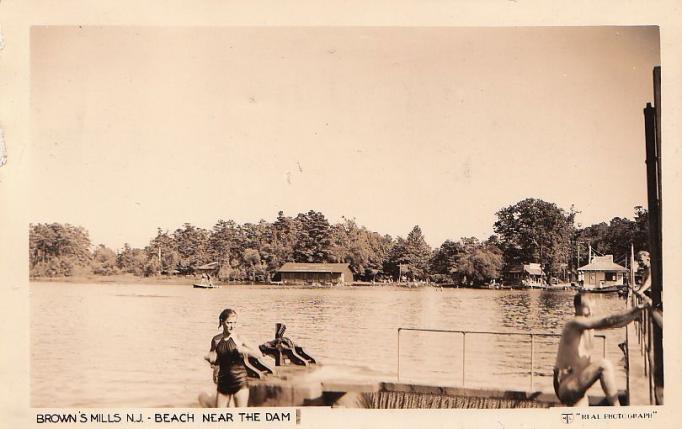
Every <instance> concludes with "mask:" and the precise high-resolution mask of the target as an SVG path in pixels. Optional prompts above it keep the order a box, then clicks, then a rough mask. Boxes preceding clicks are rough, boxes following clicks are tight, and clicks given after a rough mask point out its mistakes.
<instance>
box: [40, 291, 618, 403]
mask: <svg viewBox="0 0 682 429" xmlns="http://www.w3.org/2000/svg"><path fill="white" fill-rule="evenodd" d="M572 299H573V295H572V293H570V292H567V293H563V292H557V293H547V292H540V291H506V290H504V291H496V290H472V289H445V290H444V291H438V290H434V289H413V290H408V289H398V288H376V289H374V288H348V289H313V288H310V289H278V288H258V287H228V288H222V289H217V290H195V289H192V288H191V287H186V286H180V285H112V284H107V285H87V284H59V283H55V284H50V283H36V284H32V285H31V315H32V317H31V372H32V378H31V403H32V405H33V406H36V407H72V406H73V407H75V406H101V407H108V406H121V407H122V406H133V407H144V406H162V405H175V406H191V405H192V404H193V401H194V398H195V397H196V394H197V392H198V391H200V390H205V389H210V388H211V387H212V384H211V380H210V378H211V375H210V368H208V366H207V365H206V364H205V362H204V361H203V360H202V356H203V355H204V354H205V353H206V351H207V350H208V347H209V344H210V339H211V337H212V336H213V335H215V334H216V333H217V332H218V329H217V317H218V314H219V313H220V311H221V310H222V309H223V308H226V307H231V308H234V309H236V310H237V311H238V312H239V322H240V330H241V333H242V335H243V336H245V337H246V338H247V339H249V340H250V341H252V342H254V343H256V344H260V343H263V342H265V341H269V340H271V339H272V338H273V336H274V332H275V324H276V323H278V322H282V323H285V324H286V325H287V331H286V334H285V335H286V336H289V337H290V338H292V339H294V340H295V341H296V342H297V343H299V344H300V345H303V346H304V347H305V348H306V350H307V351H308V352H309V353H310V354H311V355H313V356H314V357H316V358H317V359H319V360H320V361H321V362H322V363H323V364H325V365H326V366H325V368H326V367H331V366H334V365H338V366H340V367H343V368H345V369H344V371H345V374H354V375H355V376H358V377H361V378H364V379H378V380H392V379H394V378H395V376H396V370H397V363H398V356H397V330H398V328H399V327H413V328H435V329H445V330H468V331H514V332H543V331H553V332H556V331H558V330H560V329H561V326H562V325H563V323H564V322H565V320H567V318H568V317H570V316H571V314H572V310H571V309H572ZM595 300H596V301H597V308H598V311H599V312H604V311H612V310H614V309H621V308H622V306H623V305H624V304H623V302H622V301H621V300H618V299H617V298H615V297H612V296H603V297H596V298H595ZM607 335H608V336H609V338H608V343H607V346H608V347H607V348H608V353H609V356H610V357H611V358H612V360H613V361H614V362H618V361H620V360H621V359H622V353H620V350H619V349H618V348H617V344H618V342H620V341H622V335H623V332H622V330H613V331H610V332H608V333H607ZM552 341H553V340H547V341H546V342H541V341H537V342H536V344H535V364H534V372H537V373H551V368H552V366H553V363H554V354H555V352H556V344H555V343H553V342H552ZM463 346H464V344H463V338H462V336H461V335H460V334H444V333H423V332H409V333H408V332H403V334H401V349H400V352H401V353H400V365H401V379H403V380H413V381H415V382H420V383H437V384H443V385H448V384H449V385H459V384H461V381H462V357H463V351H464V347H463ZM84 357H87V358H84ZM90 357H93V358H92V359H91V358H90ZM465 365H466V383H467V385H471V386H473V385H480V386H483V387H486V386H487V387H498V388H500V387H502V388H504V387H509V388H511V387H516V388H518V387H521V388H525V387H528V377H527V376H528V374H529V372H530V366H529V343H528V339H527V337H516V336H490V335H488V336H476V335H472V334H470V335H467V338H466V361H465ZM542 383H545V386H546V387H547V388H550V389H551V382H550V381H538V380H536V385H537V384H542ZM623 384H624V381H623ZM55 392H59V393H58V394H55Z"/></svg>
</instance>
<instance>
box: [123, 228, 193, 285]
mask: <svg viewBox="0 0 682 429" xmlns="http://www.w3.org/2000/svg"><path fill="white" fill-rule="evenodd" d="M144 253H145V258H144V262H143V266H142V270H143V271H144V272H145V273H147V274H146V275H152V274H159V273H164V272H165V273H169V272H172V271H173V270H175V269H177V267H178V264H179V262H180V255H179V254H178V244H177V243H176V241H175V238H174V236H172V235H170V234H168V231H164V230H162V229H161V228H157V229H156V237H154V238H153V239H152V240H151V241H150V242H149V245H147V247H145V248H144ZM159 255H160V259H159ZM141 259H143V258H142V257H140V255H138V254H137V253H136V252H133V250H132V249H131V259H130V260H131V261H136V262H133V265H132V266H129V267H127V268H126V269H125V270H126V272H131V269H132V270H134V271H136V272H137V270H138V269H139V266H138V265H139V261H140V260H141ZM153 268H156V269H157V270H158V271H156V272H153V271H152V269H153Z"/></svg>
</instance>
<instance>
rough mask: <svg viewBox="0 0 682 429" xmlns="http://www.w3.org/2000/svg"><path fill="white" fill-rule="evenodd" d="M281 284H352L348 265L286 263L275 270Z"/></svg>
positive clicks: (351, 275)
mask: <svg viewBox="0 0 682 429" xmlns="http://www.w3.org/2000/svg"><path fill="white" fill-rule="evenodd" d="M277 276H278V277H279V279H280V281H281V282H282V283H283V284H344V283H352V282H353V272H352V271H351V270H350V266H349V265H348V264H328V263H298V262H287V263H285V264H284V265H282V267H281V268H280V269H279V270H277Z"/></svg>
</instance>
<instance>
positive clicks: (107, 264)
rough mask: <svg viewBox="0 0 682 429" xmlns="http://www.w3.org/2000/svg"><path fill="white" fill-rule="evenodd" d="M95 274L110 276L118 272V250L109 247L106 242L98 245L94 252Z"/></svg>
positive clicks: (93, 266)
mask: <svg viewBox="0 0 682 429" xmlns="http://www.w3.org/2000/svg"><path fill="white" fill-rule="evenodd" d="M92 272H93V274H97V275H102V276H110V275H113V274H118V272H119V270H118V263H117V255H116V252H114V251H113V250H111V249H109V248H108V247H107V246H105V245H104V244H100V245H99V246H97V248H96V249H95V251H94V252H93V254H92Z"/></svg>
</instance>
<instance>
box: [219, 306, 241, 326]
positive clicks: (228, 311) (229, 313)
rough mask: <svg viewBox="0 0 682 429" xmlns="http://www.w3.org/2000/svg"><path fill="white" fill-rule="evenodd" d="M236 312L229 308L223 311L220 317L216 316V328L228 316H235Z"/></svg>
mask: <svg viewBox="0 0 682 429" xmlns="http://www.w3.org/2000/svg"><path fill="white" fill-rule="evenodd" d="M236 315H237V312H236V311H234V310H233V309H231V308H226V309H225V310H223V311H221V312H220V316H218V326H220V325H222V324H223V322H224V321H225V320H227V318H228V317H230V316H236Z"/></svg>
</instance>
